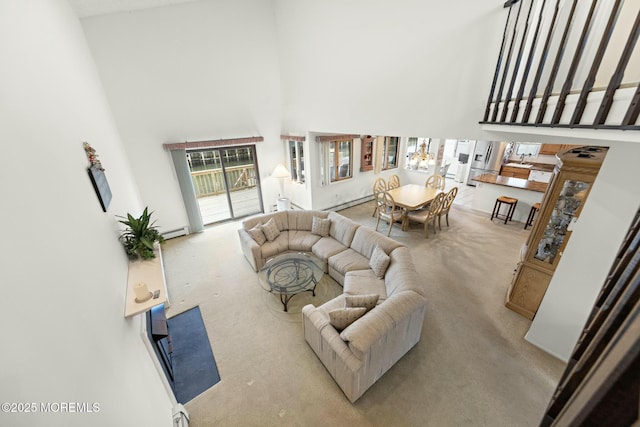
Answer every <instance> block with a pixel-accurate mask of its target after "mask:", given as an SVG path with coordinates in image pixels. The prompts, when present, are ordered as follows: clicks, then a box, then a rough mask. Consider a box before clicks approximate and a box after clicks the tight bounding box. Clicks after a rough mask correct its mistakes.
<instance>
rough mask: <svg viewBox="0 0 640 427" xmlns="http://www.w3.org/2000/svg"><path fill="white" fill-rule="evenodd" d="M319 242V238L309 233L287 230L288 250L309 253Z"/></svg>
mask: <svg viewBox="0 0 640 427" xmlns="http://www.w3.org/2000/svg"><path fill="white" fill-rule="evenodd" d="M318 240H320V236H316V235H315V234H311V231H298V230H289V250H290V251H304V252H311V248H312V247H313V245H315V244H316V242H317V241H318Z"/></svg>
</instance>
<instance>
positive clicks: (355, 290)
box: [344, 268, 387, 301]
mask: <svg viewBox="0 0 640 427" xmlns="http://www.w3.org/2000/svg"><path fill="white" fill-rule="evenodd" d="M344 293H345V294H347V295H367V294H378V295H380V301H384V300H386V299H387V288H386V287H385V285H384V280H382V279H378V278H377V277H376V275H375V274H373V271H371V269H369V268H368V269H366V270H356V271H349V272H348V273H347V274H346V276H345V279H344Z"/></svg>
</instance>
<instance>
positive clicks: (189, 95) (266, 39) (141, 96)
mask: <svg viewBox="0 0 640 427" xmlns="http://www.w3.org/2000/svg"><path fill="white" fill-rule="evenodd" d="M274 19H275V17H274V13H273V5H272V2H271V1H264V0H236V1H233V2H231V1H226V2H222V1H208V2H205V1H203V2H193V3H186V4H181V5H176V6H171V7H160V8H156V9H147V10H141V11H136V12H131V13H121V14H115V15H105V16H97V17H93V18H88V19H85V20H83V27H84V30H85V33H86V36H87V39H88V41H89V45H90V47H91V51H92V53H93V55H94V58H95V60H96V63H97V65H98V69H99V72H100V76H101V78H102V81H103V84H104V86H105V90H106V92H107V96H108V99H109V103H110V104H111V106H112V109H113V112H114V115H115V118H116V120H117V122H118V126H119V129H120V132H121V135H122V138H123V140H124V142H125V147H126V151H127V155H128V156H129V158H130V159H131V163H132V164H133V165H134V170H133V173H134V176H135V178H136V181H137V182H138V185H139V187H140V192H141V195H142V199H143V201H144V203H145V204H146V205H149V206H150V207H151V209H153V210H154V211H155V212H156V213H157V214H158V218H159V221H158V224H159V225H160V226H161V228H162V229H163V230H172V229H177V228H181V227H183V226H185V225H187V217H186V212H185V210H184V205H183V201H182V198H181V196H180V192H179V188H178V183H177V179H176V177H175V174H174V172H173V169H172V165H171V161H170V158H169V155H168V153H166V152H165V151H164V150H163V148H162V144H163V143H167V142H184V141H202V140H214V139H221V138H237V137H245V136H258V135H262V136H264V138H265V141H264V142H259V143H257V144H256V148H257V155H258V159H259V167H260V177H261V179H262V184H263V194H264V203H265V209H267V208H268V206H269V205H271V204H273V203H275V199H276V195H277V193H278V183H277V182H276V181H275V180H273V179H268V178H269V175H270V173H271V171H272V170H273V168H274V167H275V166H276V164H277V163H280V162H282V160H283V158H284V155H285V149H284V144H283V143H282V142H281V141H280V122H281V113H280V108H281V99H280V83H279V74H278V64H277V58H278V53H277V51H276V38H275V37H276V35H275V22H274ZM267 210H268V209H267Z"/></svg>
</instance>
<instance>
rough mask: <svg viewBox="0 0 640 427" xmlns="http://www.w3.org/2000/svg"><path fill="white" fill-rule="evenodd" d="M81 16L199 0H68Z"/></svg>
mask: <svg viewBox="0 0 640 427" xmlns="http://www.w3.org/2000/svg"><path fill="white" fill-rule="evenodd" d="M68 1H69V4H70V5H71V7H73V9H74V10H75V11H76V13H77V14H78V17H80V18H86V17H88V16H95V15H107V14H110V13H119V12H130V11H132V10H139V9H149V8H153V7H161V6H168V5H172V4H178V3H187V2H191V1H197V0H68Z"/></svg>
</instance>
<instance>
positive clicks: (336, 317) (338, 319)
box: [329, 307, 367, 332]
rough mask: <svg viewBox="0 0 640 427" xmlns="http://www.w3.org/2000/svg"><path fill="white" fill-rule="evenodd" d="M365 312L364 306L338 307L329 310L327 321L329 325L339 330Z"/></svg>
mask: <svg viewBox="0 0 640 427" xmlns="http://www.w3.org/2000/svg"><path fill="white" fill-rule="evenodd" d="M366 312H367V309H366V308H364V307H348V308H338V309H336V310H331V311H330V312H329V321H330V322H331V325H332V326H333V327H334V328H336V331H338V332H340V331H342V330H343V329H344V328H346V327H347V326H349V325H350V324H352V323H353V322H355V321H356V320H358V319H359V318H361V317H362V315H363V314H365V313H366Z"/></svg>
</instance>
